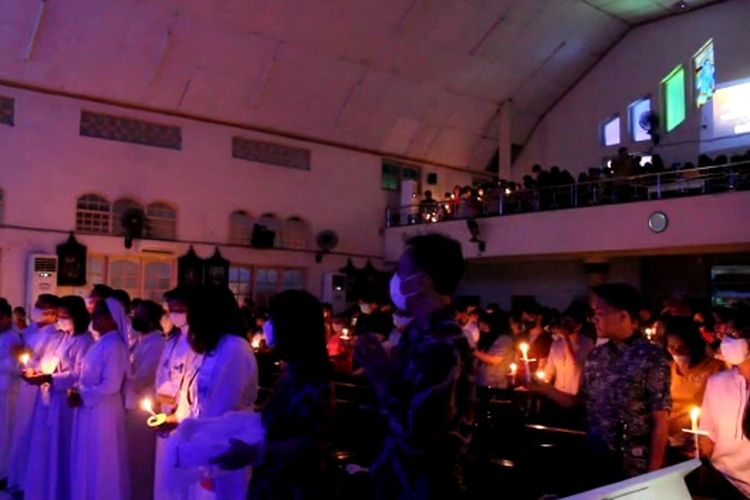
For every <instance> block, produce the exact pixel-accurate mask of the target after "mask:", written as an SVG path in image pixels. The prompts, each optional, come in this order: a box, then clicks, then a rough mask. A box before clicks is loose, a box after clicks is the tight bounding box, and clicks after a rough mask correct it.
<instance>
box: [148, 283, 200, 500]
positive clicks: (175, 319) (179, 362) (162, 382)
mask: <svg viewBox="0 0 750 500" xmlns="http://www.w3.org/2000/svg"><path fill="white" fill-rule="evenodd" d="M164 300H165V302H166V308H167V312H168V314H167V315H166V317H168V318H169V323H170V324H171V325H172V326H173V329H172V331H165V332H164V334H165V335H166V336H167V340H166V343H165V345H164V348H163V350H162V354H161V357H160V358H159V366H158V369H157V372H156V398H155V401H156V406H157V409H158V411H160V412H163V413H166V414H171V413H174V411H175V410H176V408H177V400H178V397H179V392H180V384H181V382H182V379H183V377H184V376H185V372H186V365H187V364H188V361H189V358H190V357H192V356H193V353H192V351H191V349H190V342H189V341H188V333H189V331H190V325H189V324H188V314H189V313H190V309H191V306H192V304H193V293H192V291H191V290H190V289H189V288H187V287H184V286H182V287H178V288H175V289H173V290H170V291H168V292H167V293H165V294H164ZM166 442H167V433H162V434H159V435H157V437H156V459H155V466H154V467H155V470H154V498H155V499H157V500H159V499H165V500H166V499H168V498H169V496H168V495H167V493H166V492H167V491H168V488H167V486H166V484H165V483H164V481H165V471H166V470H167V469H168V468H169V466H168V465H167V464H166V463H165V462H164V453H165V451H166Z"/></svg>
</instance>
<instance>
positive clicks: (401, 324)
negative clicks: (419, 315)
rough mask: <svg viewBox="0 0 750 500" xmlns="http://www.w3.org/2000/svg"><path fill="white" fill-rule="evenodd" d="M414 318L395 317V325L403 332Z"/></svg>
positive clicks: (395, 315)
mask: <svg viewBox="0 0 750 500" xmlns="http://www.w3.org/2000/svg"><path fill="white" fill-rule="evenodd" d="M411 320H412V318H410V317H408V316H401V315H398V314H394V315H393V325H394V326H395V327H396V328H398V329H399V330H402V329H404V328H406V327H407V326H409V323H411Z"/></svg>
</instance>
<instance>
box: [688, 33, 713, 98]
mask: <svg viewBox="0 0 750 500" xmlns="http://www.w3.org/2000/svg"><path fill="white" fill-rule="evenodd" d="M693 70H694V71H695V78H694V85H695V105H696V106H698V107H699V108H700V107H701V106H703V105H704V104H706V103H707V102H708V101H710V100H711V97H713V95H714V91H715V90H716V66H715V64H714V41H713V39H710V40H709V41H707V42H706V43H705V45H703V47H701V49H700V50H699V51H698V52H696V54H695V55H694V56H693Z"/></svg>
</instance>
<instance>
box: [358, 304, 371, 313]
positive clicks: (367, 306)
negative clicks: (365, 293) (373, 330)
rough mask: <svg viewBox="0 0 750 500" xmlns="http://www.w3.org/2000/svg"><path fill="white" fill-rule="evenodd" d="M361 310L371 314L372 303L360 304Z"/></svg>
mask: <svg viewBox="0 0 750 500" xmlns="http://www.w3.org/2000/svg"><path fill="white" fill-rule="evenodd" d="M359 310H360V311H362V314H370V313H371V312H372V306H371V305H370V304H360V305H359Z"/></svg>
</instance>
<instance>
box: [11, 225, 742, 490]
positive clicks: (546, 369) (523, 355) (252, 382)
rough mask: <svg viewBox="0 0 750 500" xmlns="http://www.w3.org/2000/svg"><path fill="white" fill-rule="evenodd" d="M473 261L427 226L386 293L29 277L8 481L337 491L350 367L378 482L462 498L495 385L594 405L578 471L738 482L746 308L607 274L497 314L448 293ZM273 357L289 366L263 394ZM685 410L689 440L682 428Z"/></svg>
mask: <svg viewBox="0 0 750 500" xmlns="http://www.w3.org/2000/svg"><path fill="white" fill-rule="evenodd" d="M463 268H464V262H463V257H462V253H461V246H460V244H459V243H458V242H456V241H455V240H452V239H450V238H446V237H444V236H440V235H434V234H429V235H422V236H417V237H415V238H413V239H411V240H409V242H408V243H407V249H406V251H405V252H404V254H403V255H402V257H401V259H400V260H399V262H398V267H397V270H396V272H395V274H394V275H393V278H392V280H391V283H390V301H388V302H387V303H380V302H379V301H378V300H377V299H375V298H374V297H371V296H367V295H365V296H363V297H361V298H360V300H359V303H358V304H357V305H356V307H354V308H352V309H350V310H349V311H345V312H344V311H336V312H334V311H333V308H332V307H330V306H329V305H326V304H321V303H320V302H319V301H318V300H317V299H316V298H315V297H313V296H312V295H310V294H309V293H307V292H303V291H291V290H290V291H285V292H281V293H279V294H278V295H276V296H274V297H272V298H271V299H270V301H269V303H268V305H267V307H264V308H261V307H256V306H255V305H254V304H252V303H251V302H250V301H246V302H245V303H244V304H243V307H240V306H239V305H238V303H237V301H236V299H235V297H234V296H233V295H232V293H231V292H230V291H229V290H228V289H226V288H223V287H217V286H203V287H198V288H185V287H179V288H177V289H174V290H171V291H169V292H168V293H166V294H165V296H164V303H163V304H158V303H155V302H152V301H146V300H130V298H129V297H128V296H127V294H126V293H125V292H123V291H119V290H112V289H110V288H109V287H107V286H105V285H96V286H94V287H93V289H92V290H91V293H90V295H89V296H88V297H87V300H84V299H83V298H81V297H77V296H66V297H60V298H58V297H56V296H54V295H47V294H45V295H40V296H39V297H38V298H37V300H36V302H35V304H34V308H33V310H32V312H31V318H30V320H31V322H30V324H29V325H25V324H24V318H23V314H22V313H23V311H20V310H17V311H16V312H15V313H14V311H13V309H12V308H11V305H10V304H8V302H7V301H5V300H0V367H2V371H0V477H1V478H2V481H3V483H2V486H3V488H7V489H8V490H9V491H10V492H11V494H13V495H19V496H20V495H22V496H23V498H26V499H30V498H31V499H37V498H38V499H67V498H71V499H92V500H93V499H101V498H110V499H126V498H137V499H147V498H163V499H171V498H217V499H234V498H248V497H249V498H336V497H337V494H338V490H337V480H336V477H335V470H334V469H335V463H334V460H333V437H332V435H333V434H334V433H335V429H334V428H333V427H334V422H335V415H336V412H337V408H336V401H337V398H336V394H335V393H334V385H333V382H332V381H333V379H334V377H335V376H336V375H337V374H346V375H349V376H360V377H361V378H362V380H365V381H366V383H367V384H369V387H370V388H371V389H372V391H373V393H374V395H375V400H376V402H377V405H378V415H379V418H381V419H382V421H383V424H384V425H383V429H384V432H383V435H382V441H381V442H380V443H379V445H380V451H379V453H378V456H377V459H376V460H374V462H373V463H372V464H367V465H368V466H369V467H368V469H369V477H371V478H372V485H373V487H374V489H375V490H376V497H377V498H389V499H390V498H462V497H463V496H464V495H465V493H466V492H465V489H466V484H465V481H464V479H465V477H466V476H465V474H464V466H465V463H466V461H465V459H466V456H467V454H468V452H469V450H470V448H471V447H472V440H473V439H481V438H480V437H478V436H477V433H476V429H477V426H478V423H477V420H478V419H477V407H478V405H479V404H481V402H482V401H483V399H486V398H487V397H489V396H490V395H491V394H493V393H497V392H498V391H505V392H509V393H514V394H529V395H534V396H535V397H539V398H543V399H545V400H547V401H548V402H550V403H552V404H553V408H555V409H556V411H557V412H559V414H560V415H561V416H562V417H570V416H571V415H574V413H571V412H574V410H569V409H575V408H582V409H584V410H585V420H584V421H583V422H581V425H582V426H583V428H584V429H585V432H586V440H587V443H588V446H587V449H586V452H585V453H584V452H583V450H581V451H580V454H579V456H577V457H576V459H577V460H578V461H579V462H580V463H581V464H582V469H581V470H583V469H584V468H586V470H588V471H589V472H587V473H586V474H585V479H586V480H587V481H588V482H586V483H585V484H587V485H588V486H592V487H593V486H596V485H601V484H607V483H611V482H615V481H618V480H622V479H625V478H628V477H633V476H636V475H640V474H643V473H646V472H648V471H654V470H658V469H660V468H662V467H664V466H666V465H669V464H673V463H678V462H681V461H684V460H688V459H690V458H691V457H695V456H696V455H697V454H700V455H701V456H702V457H704V459H705V467H704V468H703V469H702V473H701V477H700V478H699V479H700V481H699V480H698V479H695V484H693V485H692V486H693V487H695V488H696V491H699V490H700V491H707V492H709V493H714V494H719V495H720V496H719V497H720V498H734V497H737V498H742V497H745V496H748V495H750V468H748V467H747V459H746V457H748V456H750V440H748V437H749V436H750V417H748V415H749V414H750V413H748V412H747V411H746V408H747V401H748V396H747V395H748V390H747V387H748V381H750V350H749V349H748V341H749V340H748V339H750V309H748V308H747V307H743V306H742V304H738V305H736V306H735V307H731V308H729V307H719V308H713V309H711V308H708V307H704V305H703V304H697V305H696V304H691V303H690V302H689V301H685V300H672V301H669V302H667V303H666V304H665V307H664V308H663V310H662V311H660V312H659V314H654V313H653V312H652V311H651V310H650V309H649V308H648V307H647V306H646V304H645V302H644V300H643V298H642V296H641V295H640V293H639V292H638V291H637V290H636V289H634V288H633V287H631V286H629V285H625V284H616V283H615V284H603V285H599V286H596V287H594V288H593V289H592V290H591V297H590V298H585V299H578V300H573V301H572V302H571V304H570V305H569V306H568V307H566V308H565V309H564V310H563V311H557V310H554V309H551V308H547V307H544V306H541V305H539V304H538V303H536V302H533V301H530V302H527V303H525V304H524V305H522V306H521V307H519V308H518V309H517V310H513V311H511V312H505V311H503V310H502V309H501V308H500V307H499V306H498V305H497V304H487V305H486V306H485V307H480V304H478V303H476V301H471V300H459V301H453V300H452V297H453V296H454V294H455V292H456V290H457V287H458V285H459V283H460V281H461V279H462V276H463ZM266 355H272V356H273V357H274V359H276V360H278V362H279V364H280V366H281V373H280V375H279V376H278V378H277V379H276V381H275V383H274V384H273V387H272V388H270V393H269V395H268V396H267V397H265V398H264V401H263V403H262V405H260V406H259V407H258V406H257V403H258V392H259V379H260V378H261V377H262V374H261V373H259V364H258V361H257V360H258V359H261V358H262V357H263V356H266ZM152 405H153V408H152ZM694 407H700V408H701V409H702V417H701V419H700V428H699V429H698V432H697V434H698V435H699V439H695V438H694V436H695V435H696V434H689V433H686V432H685V429H688V430H690V429H691V425H692V418H693V416H692V411H693V408H694ZM256 412H259V413H256ZM149 414H153V417H152V418H148V417H149ZM237 415H240V416H241V415H259V420H258V422H259V424H258V425H259V427H260V429H262V432H261V437H260V438H258V439H255V440H252V439H251V440H247V439H244V438H243V437H242V436H244V435H245V433H243V432H241V431H239V430H238V431H237V435H236V436H233V435H229V436H227V435H225V434H222V438H225V441H223V442H222V446H219V447H216V443H215V442H214V443H213V445H214V448H211V449H212V450H214V452H213V453H212V454H211V456H210V457H208V458H207V459H206V460H207V461H205V462H201V463H200V466H199V467H197V468H196V467H195V465H196V462H195V460H197V459H196V458H195V456H194V455H191V454H190V453H188V452H187V451H185V450H186V449H188V448H181V447H180V446H182V445H183V443H184V442H190V438H189V437H186V436H189V435H191V434H195V433H200V431H201V429H204V428H205V429H208V428H213V427H215V426H216V423H217V422H219V424H221V423H223V422H229V421H230V419H233V418H236V416H237ZM222 419H226V420H222ZM152 420H154V422H152ZM568 421H569V422H570V421H571V420H570V419H569V420H568ZM243 422H249V420H243ZM248 425H252V424H248ZM230 427H231V426H229V424H227V428H226V429H224V431H223V432H225V433H226V432H230V433H231V432H234V431H232V430H231V429H230ZM693 430H694V431H695V429H693ZM185 440H187V441H185ZM696 442H698V443H699V447H698V448H699V449H696V446H695V443H696ZM175 450H177V452H175ZM191 467H192V468H193V469H194V473H193V474H187V475H186V474H180V473H178V472H179V471H181V470H182V469H190V468H191ZM592 471H594V472H592ZM589 480H590V481H589ZM717 492H718V493H717Z"/></svg>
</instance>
